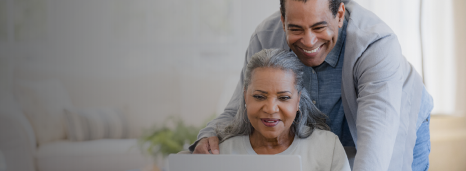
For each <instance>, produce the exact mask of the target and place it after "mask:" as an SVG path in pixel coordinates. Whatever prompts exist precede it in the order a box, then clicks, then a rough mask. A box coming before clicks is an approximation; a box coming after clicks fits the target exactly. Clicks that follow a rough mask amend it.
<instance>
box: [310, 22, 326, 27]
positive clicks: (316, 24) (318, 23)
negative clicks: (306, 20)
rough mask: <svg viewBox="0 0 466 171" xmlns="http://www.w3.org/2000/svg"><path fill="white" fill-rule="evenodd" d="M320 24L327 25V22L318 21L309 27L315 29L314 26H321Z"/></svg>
mask: <svg viewBox="0 0 466 171" xmlns="http://www.w3.org/2000/svg"><path fill="white" fill-rule="evenodd" d="M322 24H327V21H319V22H317V23H315V24H313V25H312V26H311V27H315V26H318V25H322Z"/></svg>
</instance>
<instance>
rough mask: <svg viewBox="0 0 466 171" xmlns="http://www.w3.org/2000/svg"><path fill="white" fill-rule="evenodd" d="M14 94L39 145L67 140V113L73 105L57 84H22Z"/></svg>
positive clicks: (47, 81) (42, 82)
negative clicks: (65, 112) (65, 125)
mask: <svg viewBox="0 0 466 171" xmlns="http://www.w3.org/2000/svg"><path fill="white" fill-rule="evenodd" d="M14 92H15V96H16V99H17V100H18V103H19V104H20V107H21V109H22V111H23V113H24V115H25V116H26V117H27V118H28V120H29V121H30V122H31V125H32V127H33V129H34V132H35V135H36V140H37V143H38V144H39V145H41V144H44V143H47V142H51V141H57V140H63V139H65V138H66V133H65V127H64V123H63V115H64V109H65V108H72V104H71V101H70V99H69V97H68V93H67V91H66V90H65V88H64V87H63V86H62V84H61V83H60V82H59V81H58V80H46V81H37V82H32V81H19V82H17V84H16V86H15V91H14Z"/></svg>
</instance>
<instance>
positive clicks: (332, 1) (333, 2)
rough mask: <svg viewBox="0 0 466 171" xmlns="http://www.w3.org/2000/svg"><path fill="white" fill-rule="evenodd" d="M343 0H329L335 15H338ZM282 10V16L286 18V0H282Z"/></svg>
mask: <svg viewBox="0 0 466 171" xmlns="http://www.w3.org/2000/svg"><path fill="white" fill-rule="evenodd" d="M292 1H302V2H303V3H306V2H307V0H292ZM340 3H341V0H328V4H329V8H330V11H332V14H333V17H336V16H337V12H338V7H340ZM280 12H281V13H282V17H283V18H285V0H280Z"/></svg>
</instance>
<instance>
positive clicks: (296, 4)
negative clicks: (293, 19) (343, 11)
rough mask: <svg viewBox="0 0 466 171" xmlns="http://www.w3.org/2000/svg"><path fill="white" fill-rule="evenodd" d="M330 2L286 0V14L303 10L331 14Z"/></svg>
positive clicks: (324, 0)
mask: <svg viewBox="0 0 466 171" xmlns="http://www.w3.org/2000/svg"><path fill="white" fill-rule="evenodd" d="M329 1H330V0H285V5H284V6H285V13H289V12H295V11H297V9H299V8H301V9H303V10H306V11H309V12H320V13H321V12H330V13H331V11H330V6H329V5H330V4H329Z"/></svg>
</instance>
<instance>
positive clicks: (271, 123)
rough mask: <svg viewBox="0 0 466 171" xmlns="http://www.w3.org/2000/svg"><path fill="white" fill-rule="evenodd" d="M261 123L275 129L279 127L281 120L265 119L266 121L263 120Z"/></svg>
mask: <svg viewBox="0 0 466 171" xmlns="http://www.w3.org/2000/svg"><path fill="white" fill-rule="evenodd" d="M261 121H262V123H263V124H264V125H265V126H267V127H274V126H277V125H278V123H279V122H280V119H270V118H264V119H261Z"/></svg>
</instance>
